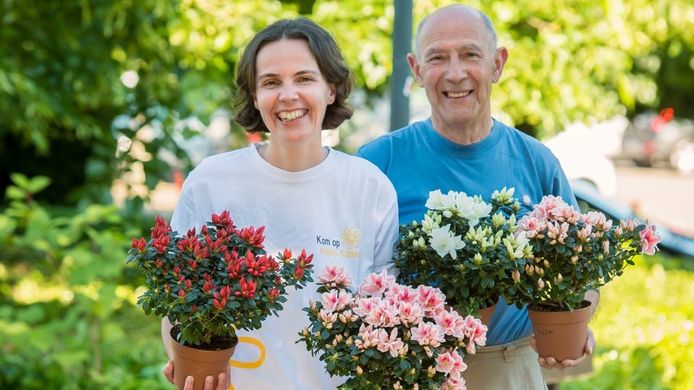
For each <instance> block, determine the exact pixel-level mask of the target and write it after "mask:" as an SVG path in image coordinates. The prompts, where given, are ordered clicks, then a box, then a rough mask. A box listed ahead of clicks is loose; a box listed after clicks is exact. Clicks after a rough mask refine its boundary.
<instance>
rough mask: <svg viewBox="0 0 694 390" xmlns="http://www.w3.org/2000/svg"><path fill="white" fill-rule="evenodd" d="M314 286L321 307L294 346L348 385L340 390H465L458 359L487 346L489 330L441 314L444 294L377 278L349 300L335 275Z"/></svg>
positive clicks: (339, 273) (344, 283)
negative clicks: (298, 344)
mask: <svg viewBox="0 0 694 390" xmlns="http://www.w3.org/2000/svg"><path fill="white" fill-rule="evenodd" d="M317 284H318V286H319V287H318V292H319V293H322V296H321V300H320V301H319V302H311V303H310V305H309V307H307V308H305V309H304V310H305V311H306V312H307V313H308V317H309V319H310V325H309V326H308V327H307V328H306V329H304V330H303V331H302V332H300V333H299V334H300V340H299V341H302V342H304V343H306V348H307V349H308V350H309V351H310V352H311V353H312V354H313V355H316V354H318V355H319V358H320V359H321V360H322V361H324V362H325V367H326V369H327V371H328V372H329V373H330V374H331V375H343V376H347V377H348V379H347V380H346V382H345V383H344V384H342V385H340V386H339V387H338V388H339V389H342V390H353V389H358V390H377V389H412V388H415V389H422V390H424V389H436V390H438V389H464V388H465V380H464V379H463V378H462V376H461V374H462V372H463V371H465V369H466V368H467V366H466V364H465V363H464V362H463V357H464V356H465V354H466V353H475V351H476V348H477V346H482V345H484V344H485V342H486V334H487V327H486V326H485V325H483V324H482V323H481V321H480V320H479V319H477V318H474V317H472V316H467V317H463V316H461V315H460V314H459V313H458V312H456V311H455V310H453V309H450V308H449V309H445V306H446V302H445V298H446V297H445V296H444V295H443V294H442V293H441V290H439V289H437V288H433V287H429V286H423V285H420V286H418V287H417V288H412V287H409V286H404V285H400V284H397V283H396V282H395V278H394V277H393V276H390V275H388V274H386V272H385V271H382V272H381V273H372V274H370V275H368V276H367V277H366V279H365V281H364V282H363V283H362V285H361V286H360V287H359V288H358V289H357V290H356V291H354V292H353V291H351V290H350V289H349V287H350V280H349V278H348V277H346V276H345V273H344V270H343V269H342V268H339V267H327V268H326V270H325V272H323V274H322V275H320V276H319V277H318V283H317Z"/></svg>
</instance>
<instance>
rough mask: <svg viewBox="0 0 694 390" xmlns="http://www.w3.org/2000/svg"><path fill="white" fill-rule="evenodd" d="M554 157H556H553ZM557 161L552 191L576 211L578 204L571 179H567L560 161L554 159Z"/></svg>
mask: <svg viewBox="0 0 694 390" xmlns="http://www.w3.org/2000/svg"><path fill="white" fill-rule="evenodd" d="M553 157H554V156H553ZM554 161H555V169H556V170H555V172H554V176H553V179H552V189H551V193H552V195H555V196H561V198H562V199H563V200H564V201H565V202H566V203H568V204H570V205H573V206H574V207H575V208H576V210H578V209H579V208H578V202H577V201H576V196H575V195H574V192H573V189H572V188H571V184H570V183H569V179H567V177H566V174H565V173H564V171H563V170H562V168H561V164H559V161H558V160H557V159H556V157H555V158H554Z"/></svg>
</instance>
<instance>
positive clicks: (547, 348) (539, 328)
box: [528, 301, 593, 361]
mask: <svg viewBox="0 0 694 390" xmlns="http://www.w3.org/2000/svg"><path fill="white" fill-rule="evenodd" d="M583 302H584V305H586V306H585V307H583V308H581V309H576V310H574V311H538V310H533V308H532V307H531V306H528V316H529V317H530V321H531V322H532V324H533V332H534V333H535V343H536V347H537V353H538V354H539V355H540V356H541V357H553V358H555V359H557V360H559V361H561V360H564V359H578V358H580V357H581V356H583V353H584V352H583V350H584V347H585V345H586V336H587V333H588V321H589V320H590V317H591V314H592V313H593V307H592V305H591V304H590V302H588V301H583Z"/></svg>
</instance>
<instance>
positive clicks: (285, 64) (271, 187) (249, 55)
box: [164, 19, 398, 390]
mask: <svg viewBox="0 0 694 390" xmlns="http://www.w3.org/2000/svg"><path fill="white" fill-rule="evenodd" d="M351 83H352V81H351V73H350V71H349V69H348V68H347V66H346V65H345V63H344V60H343V58H342V55H341V54H340V51H339V48H338V47H337V44H336V43H335V41H334V40H333V38H332V37H331V36H330V34H329V33H328V32H327V31H325V30H324V29H323V28H321V27H320V26H318V25H317V24H315V23H313V22H311V21H310V20H308V19H292V20H280V21H278V22H276V23H274V24H272V25H270V26H268V27H267V28H265V29H264V30H262V31H260V32H259V33H258V34H257V35H256V36H255V37H254V38H253V39H252V40H251V41H250V42H249V44H248V46H247V47H246V49H245V51H244V53H243V55H242V58H241V60H240V62H239V67H238V69H237V78H236V84H237V87H238V88H237V90H238V96H237V99H236V102H235V107H236V117H235V119H236V121H237V122H238V123H239V124H240V125H241V126H243V127H244V128H246V129H247V130H248V131H250V132H269V133H270V137H269V138H270V140H269V142H265V143H260V144H254V145H250V146H248V147H246V148H243V149H239V150H235V151H232V152H227V153H221V154H218V155H215V156H211V157H208V158H207V159H205V160H204V161H203V162H202V163H200V165H199V166H198V167H196V168H195V170H193V171H192V172H191V174H190V175H189V176H188V178H187V179H186V181H185V183H184V185H183V190H182V192H181V195H180V199H179V200H178V204H177V206H176V209H175V211H174V214H173V217H172V223H171V226H172V227H173V229H174V230H176V231H179V232H185V231H186V230H187V229H189V228H190V227H194V226H198V225H201V224H202V223H204V221H205V219H206V218H207V217H208V216H209V215H211V213H219V212H220V211H222V210H230V211H231V214H232V215H233V218H234V221H235V222H236V223H237V224H238V225H239V226H242V225H243V226H261V225H262V226H266V230H265V233H266V236H265V242H264V245H265V249H266V251H267V253H277V252H278V249H280V247H282V248H283V247H289V248H290V249H291V250H294V251H301V249H302V248H305V249H306V252H308V253H313V254H314V258H313V264H314V267H315V269H316V270H317V271H318V272H322V271H323V269H324V268H325V267H327V266H329V265H330V266H341V267H344V268H345V270H346V273H347V275H349V277H350V279H351V280H354V281H355V282H360V281H361V280H362V279H363V278H364V277H365V276H366V275H368V274H371V273H373V272H378V271H382V270H383V269H385V268H386V266H387V264H389V262H390V258H391V255H392V248H393V244H394V243H395V241H396V239H397V230H398V225H397V213H398V212H397V200H396V195H395V190H394V189H393V186H392V184H390V181H389V180H388V179H387V178H386V176H385V175H384V174H383V173H382V172H381V171H379V170H378V169H377V168H376V167H375V166H373V165H372V164H371V163H369V162H368V161H366V160H363V159H360V158H356V157H352V156H348V155H346V154H344V153H341V152H339V151H337V150H333V149H331V148H328V147H323V146H322V145H321V131H322V130H324V129H332V128H336V127H337V126H339V125H340V124H341V123H342V122H344V121H345V120H346V119H348V118H350V117H351V115H352V109H351V108H350V107H349V106H348V105H347V104H346V100H347V98H348V96H349V94H350V92H351V88H352V84H351ZM308 287H309V288H306V289H302V290H296V291H292V292H291V293H290V294H289V295H288V297H287V301H286V302H285V303H284V305H283V306H284V310H282V312H280V313H279V316H278V317H272V318H268V319H266V320H265V321H264V322H263V323H262V328H261V329H260V330H258V331H253V332H241V331H239V332H238V333H237V334H238V335H239V339H240V340H241V342H240V343H239V345H238V346H237V348H236V351H235V352H234V356H233V361H232V362H233V364H232V370H231V382H232V384H233V385H234V386H235V387H236V388H237V389H261V390H262V389H278V388H282V389H302V390H304V389H308V390H313V389H315V390H318V389H328V388H332V389H334V388H336V387H337V386H338V385H339V384H340V383H341V382H342V381H344V379H343V378H338V377H330V375H328V374H327V373H326V371H325V369H324V367H323V364H322V363H321V362H320V361H319V359H318V358H317V357H313V356H311V354H310V353H309V351H307V350H306V348H305V347H304V346H302V345H300V344H296V343H295V341H297V340H298V338H299V336H298V332H299V331H300V330H301V329H302V328H303V327H304V326H305V316H304V313H303V311H302V308H303V307H306V306H307V305H308V304H309V300H310V299H313V300H314V301H315V300H318V299H320V295H319V294H318V293H317V292H316V289H315V288H311V287H312V286H311V285H309V286H308ZM313 287H315V286H313ZM165 330H166V328H164V331H165ZM167 342H168V341H165V343H167ZM259 351H261V352H263V351H264V354H262V353H261V354H260V355H259ZM172 371H173V369H172V367H171V365H170V364H169V365H167V370H166V374H167V377H169V376H170V374H171V372H172ZM222 388H226V387H224V383H221V384H220V385H218V386H217V389H222ZM205 389H209V390H211V389H212V387H211V386H208V387H205Z"/></svg>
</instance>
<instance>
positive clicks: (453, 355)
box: [436, 351, 467, 379]
mask: <svg viewBox="0 0 694 390" xmlns="http://www.w3.org/2000/svg"><path fill="white" fill-rule="evenodd" d="M466 369H467V365H466V364H465V362H463V357H462V356H460V355H459V354H458V352H456V351H453V352H445V353H442V354H440V355H439V356H437V357H436V371H438V372H443V373H444V374H446V375H449V376H450V377H451V378H453V379H460V374H461V373H462V372H463V371H465V370H466Z"/></svg>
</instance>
